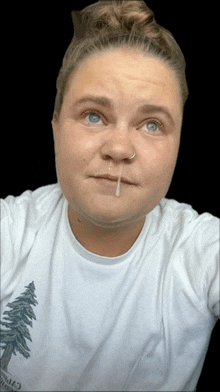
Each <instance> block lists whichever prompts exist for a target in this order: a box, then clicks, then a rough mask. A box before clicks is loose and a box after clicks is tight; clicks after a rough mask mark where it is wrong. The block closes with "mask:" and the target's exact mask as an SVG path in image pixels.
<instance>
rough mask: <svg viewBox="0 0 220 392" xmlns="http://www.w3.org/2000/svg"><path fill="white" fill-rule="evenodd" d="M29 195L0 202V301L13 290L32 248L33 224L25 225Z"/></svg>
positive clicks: (11, 197) (27, 223) (26, 223)
mask: <svg viewBox="0 0 220 392" xmlns="http://www.w3.org/2000/svg"><path fill="white" fill-rule="evenodd" d="M30 195H31V192H29V191H27V192H25V194H24V196H22V197H14V196H8V197H7V198H6V199H4V200H3V199H1V251H0V252H1V253H0V254H1V289H2V290H1V300H4V298H5V296H7V295H9V294H10V293H11V292H12V291H13V290H14V288H15V287H16V285H17V282H18V279H19V278H20V275H21V272H22V269H23V268H24V265H25V263H24V261H25V257H26V256H27V254H28V252H29V251H30V247H31V246H32V244H33V240H34V230H32V227H31V226H33V224H34V220H33V223H32V224H31V225H30V221H29V222H28V215H29V214H28V210H29V202H30V197H31V196H30ZM32 218H33V217H32ZM3 288H4V290H3Z"/></svg>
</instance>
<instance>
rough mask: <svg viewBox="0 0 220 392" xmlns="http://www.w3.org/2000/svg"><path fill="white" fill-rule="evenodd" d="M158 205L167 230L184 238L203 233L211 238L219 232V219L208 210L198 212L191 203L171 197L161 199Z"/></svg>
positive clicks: (199, 235) (202, 234)
mask: <svg viewBox="0 0 220 392" xmlns="http://www.w3.org/2000/svg"><path fill="white" fill-rule="evenodd" d="M159 207H160V216H161V220H162V221H163V223H164V225H165V226H166V228H167V230H168V232H169V231H172V232H173V231H175V232H176V233H178V234H179V235H182V236H183V237H184V238H185V239H186V238H189V237H190V238H191V236H198V237H202V236H204V235H205V237H206V238H209V237H210V236H211V237H210V238H209V239H212V238H213V236H214V237H215V238H216V236H218V234H219V222H220V220H219V218H217V217H215V216H213V215H212V214H210V213H208V212H204V213H203V214H199V213H198V212H197V211H196V210H194V209H193V207H192V206H191V205H189V204H185V203H179V202H178V201H176V200H171V199H162V200H161V202H160V205H159Z"/></svg>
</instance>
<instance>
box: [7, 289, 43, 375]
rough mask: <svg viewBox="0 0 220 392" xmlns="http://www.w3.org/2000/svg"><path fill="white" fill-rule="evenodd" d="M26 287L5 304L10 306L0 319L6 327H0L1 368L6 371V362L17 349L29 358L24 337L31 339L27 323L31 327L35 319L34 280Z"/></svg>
mask: <svg viewBox="0 0 220 392" xmlns="http://www.w3.org/2000/svg"><path fill="white" fill-rule="evenodd" d="M25 288H26V289H27V290H26V291H25V292H24V293H22V294H21V296H20V297H18V298H16V300H15V301H14V302H12V303H9V304H8V305H7V306H8V307H9V308H11V310H9V311H5V312H4V313H3V314H5V315H6V316H5V317H3V319H4V320H5V322H3V321H0V324H1V325H3V326H4V327H6V328H7V329H0V334H1V342H0V343H1V348H2V349H3V350H4V352H3V355H2V357H1V359H0V362H1V366H0V367H1V369H2V370H4V371H6V372H7V368H8V364H9V362H10V360H11V357H12V354H14V355H16V352H17V351H18V352H19V353H20V354H22V355H23V356H24V357H25V358H29V357H30V354H29V351H30V349H29V348H28V346H27V344H26V341H25V339H28V340H30V341H32V340H31V335H30V333H29V330H28V328H27V325H30V326H31V327H32V321H31V320H32V319H34V320H36V316H35V314H34V312H33V309H32V307H31V305H33V306H36V304H37V301H36V299H35V298H36V295H35V294H34V291H35V286H34V282H32V283H30V284H29V285H28V286H25Z"/></svg>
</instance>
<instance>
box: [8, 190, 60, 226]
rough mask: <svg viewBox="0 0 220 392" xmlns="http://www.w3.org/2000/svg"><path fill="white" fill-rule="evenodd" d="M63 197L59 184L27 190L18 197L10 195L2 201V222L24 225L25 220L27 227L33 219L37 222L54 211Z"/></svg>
mask: <svg viewBox="0 0 220 392" xmlns="http://www.w3.org/2000/svg"><path fill="white" fill-rule="evenodd" d="M61 197H62V192H61V189H60V187H59V185H58V184H54V185H48V186H44V187H41V188H38V189H36V190H35V191H30V190H27V191H25V192H24V193H22V194H21V195H20V196H17V197H15V196H12V195H10V196H8V197H6V198H5V199H1V221H5V220H7V221H8V223H9V224H10V223H14V224H16V223H17V224H22V221H23V220H24V219H25V224H26V225H27V224H28V223H29V220H30V219H31V218H32V219H34V220H35V222H36V220H38V219H39V218H40V217H43V216H44V215H45V214H46V213H48V211H50V210H52V209H54V208H55V206H56V205H57V203H58V201H59V200H60V198H61Z"/></svg>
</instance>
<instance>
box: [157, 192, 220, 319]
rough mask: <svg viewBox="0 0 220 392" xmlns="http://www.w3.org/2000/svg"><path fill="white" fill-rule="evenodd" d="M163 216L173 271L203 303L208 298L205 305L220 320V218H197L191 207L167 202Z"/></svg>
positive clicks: (204, 216)
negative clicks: (202, 299) (219, 316)
mask: <svg viewBox="0 0 220 392" xmlns="http://www.w3.org/2000/svg"><path fill="white" fill-rule="evenodd" d="M160 216H161V221H163V220H164V223H163V238H165V239H164V241H165V243H166V244H165V246H166V249H169V251H168V254H169V255H172V256H171V257H170V259H172V262H171V264H172V266H171V268H172V270H173V271H174V273H175V274H177V275H178V277H179V278H178V279H179V282H180V281H183V282H184V284H185V285H186V286H187V287H192V288H193V290H194V292H195V293H197V297H198V298H199V300H200V301H201V298H203V297H204V295H205V299H204V304H205V305H206V303H207V305H208V308H209V309H210V311H211V312H212V313H214V314H215V316H218V315H219V242H220V238H219V226H220V220H219V218H217V217H215V216H213V215H212V214H210V213H208V212H205V213H203V214H198V213H197V212H196V211H195V210H194V209H193V208H192V207H191V206H190V205H188V204H184V203H178V202H177V201H175V200H168V199H163V200H162V201H161V203H160ZM186 282H188V283H187V284H186Z"/></svg>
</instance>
